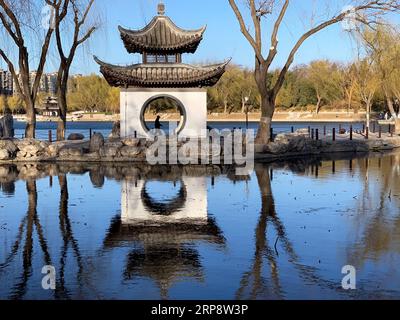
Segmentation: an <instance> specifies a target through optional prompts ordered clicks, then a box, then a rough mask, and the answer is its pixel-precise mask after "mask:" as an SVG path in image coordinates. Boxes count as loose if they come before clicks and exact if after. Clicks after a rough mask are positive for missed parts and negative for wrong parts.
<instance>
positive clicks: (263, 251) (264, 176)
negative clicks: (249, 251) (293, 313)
mask: <svg viewBox="0 0 400 320" xmlns="http://www.w3.org/2000/svg"><path fill="white" fill-rule="evenodd" d="M255 172H256V176H257V180H258V185H259V188H260V194H261V213H260V218H259V220H258V224H257V227H256V230H255V240H256V243H255V253H254V257H253V263H252V267H251V268H250V271H248V272H246V273H245V274H244V276H243V277H242V280H241V283H240V288H239V290H238V291H237V292H236V298H237V299H245V298H246V299H257V298H260V296H261V298H266V297H268V298H271V297H273V298H279V299H280V298H284V295H285V292H284V291H283V289H282V286H281V281H280V273H279V266H278V258H279V253H278V252H277V251H276V250H275V249H276V248H275V246H276V243H268V238H267V233H268V232H267V231H268V226H269V225H272V226H273V228H274V230H275V233H276V235H277V236H278V238H277V240H279V243H280V244H281V245H282V247H283V248H284V250H285V253H286V254H287V255H288V261H289V262H290V263H291V264H292V265H293V267H294V268H295V269H296V270H297V272H298V273H299V277H300V278H301V279H303V281H304V283H307V284H313V285H316V284H317V285H318V286H320V287H321V288H326V289H329V290H336V291H337V290H338V289H339V288H338V285H337V283H335V282H332V281H329V280H325V279H323V278H321V277H320V276H319V275H318V274H317V271H318V269H317V268H315V267H312V266H307V265H304V264H302V263H301V261H300V257H299V256H298V255H297V254H296V252H295V249H294V246H293V244H292V242H291V241H290V239H289V237H288V234H287V231H286V228H285V226H284V224H283V222H282V221H281V220H280V218H279V216H278V214H277V212H276V208H275V200H274V196H273V192H272V188H271V176H270V171H269V167H268V166H267V165H262V164H256V167H255ZM264 258H266V259H267V261H268V265H269V269H270V275H271V280H272V281H271V284H272V288H271V289H270V288H268V284H267V281H266V280H265V277H263V270H262V269H263V264H264ZM247 293H248V296H247V295H246V294H247Z"/></svg>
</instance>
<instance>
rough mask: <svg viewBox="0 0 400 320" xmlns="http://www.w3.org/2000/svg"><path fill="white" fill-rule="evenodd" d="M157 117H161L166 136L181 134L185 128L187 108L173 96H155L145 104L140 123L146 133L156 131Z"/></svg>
mask: <svg viewBox="0 0 400 320" xmlns="http://www.w3.org/2000/svg"><path fill="white" fill-rule="evenodd" d="M157 116H160V117H161V125H162V127H161V129H162V130H163V131H164V132H165V133H166V134H179V133H180V132H181V131H182V130H183V129H184V127H185V124H186V111H185V107H184V106H183V104H182V102H180V101H179V100H178V99H176V98H175V97H173V96H170V95H158V96H154V97H151V98H150V99H149V100H147V101H146V102H145V103H144V104H143V107H142V110H141V113H140V121H141V123H142V127H143V129H144V130H145V131H146V132H149V131H150V130H152V129H155V121H156V118H157Z"/></svg>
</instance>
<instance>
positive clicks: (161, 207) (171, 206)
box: [141, 180, 187, 216]
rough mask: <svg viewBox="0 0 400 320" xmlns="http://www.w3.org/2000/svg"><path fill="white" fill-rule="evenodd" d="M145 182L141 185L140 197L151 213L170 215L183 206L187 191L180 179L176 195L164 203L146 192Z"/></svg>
mask: <svg viewBox="0 0 400 320" xmlns="http://www.w3.org/2000/svg"><path fill="white" fill-rule="evenodd" d="M146 184H147V182H145V183H144V185H143V188H142V192H141V198H142V203H143V206H144V207H145V208H146V209H147V210H149V211H150V212H151V213H152V214H154V215H158V216H170V215H172V214H173V213H175V212H176V211H178V210H180V209H182V208H183V207H184V206H185V203H186V198H187V192H186V186H185V184H184V182H183V181H182V180H181V181H180V184H181V187H180V190H179V192H178V193H177V195H176V196H175V197H173V198H171V199H169V200H168V201H167V202H166V203H162V202H158V201H156V200H155V199H153V198H152V197H151V196H150V194H149V193H148V192H147V188H146Z"/></svg>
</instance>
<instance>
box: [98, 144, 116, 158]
mask: <svg viewBox="0 0 400 320" xmlns="http://www.w3.org/2000/svg"><path fill="white" fill-rule="evenodd" d="M119 150H120V147H117V146H113V145H109V144H107V145H104V146H103V147H102V148H101V149H100V152H99V153H100V156H101V157H103V158H114V157H116V156H117V155H118V154H119Z"/></svg>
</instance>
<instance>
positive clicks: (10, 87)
mask: <svg viewBox="0 0 400 320" xmlns="http://www.w3.org/2000/svg"><path fill="white" fill-rule="evenodd" d="M13 92H14V81H13V77H12V74H11V72H9V71H8V70H2V69H0V94H4V95H12V94H13Z"/></svg>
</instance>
